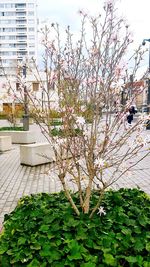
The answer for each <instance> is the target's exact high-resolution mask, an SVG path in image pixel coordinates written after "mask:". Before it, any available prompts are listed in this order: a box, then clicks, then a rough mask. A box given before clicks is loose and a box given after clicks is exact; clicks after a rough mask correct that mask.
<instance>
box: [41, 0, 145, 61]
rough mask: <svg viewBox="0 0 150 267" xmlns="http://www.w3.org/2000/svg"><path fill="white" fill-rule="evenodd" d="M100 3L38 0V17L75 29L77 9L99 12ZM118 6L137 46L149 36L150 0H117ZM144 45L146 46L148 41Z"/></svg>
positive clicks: (94, 1)
mask: <svg viewBox="0 0 150 267" xmlns="http://www.w3.org/2000/svg"><path fill="white" fill-rule="evenodd" d="M102 3H103V1H102V0H38V17H39V18H40V19H46V18H49V20H50V21H51V22H58V23H59V24H60V25H61V26H63V27H65V26H67V25H70V26H71V28H72V30H74V31H77V30H78V26H79V21H80V18H79V15H78V10H79V9H83V10H85V11H87V12H89V14H96V13H101V9H100V6H101V4H102ZM118 6H119V13H120V15H122V16H123V17H124V18H126V19H127V22H128V24H129V25H130V29H131V31H132V33H133V39H134V42H135V44H137V46H138V44H140V43H142V40H143V39H144V38H150V0H142V1H138V0H118ZM98 11H99V12H98ZM146 45H147V47H148V43H147V44H146ZM147 57H148V56H147ZM146 63H147V64H148V60H147V62H145V64H146Z"/></svg>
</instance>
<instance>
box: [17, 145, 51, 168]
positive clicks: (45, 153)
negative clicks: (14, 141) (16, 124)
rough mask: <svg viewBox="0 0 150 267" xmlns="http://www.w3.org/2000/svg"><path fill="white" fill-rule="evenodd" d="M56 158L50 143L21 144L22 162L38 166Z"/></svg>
mask: <svg viewBox="0 0 150 267" xmlns="http://www.w3.org/2000/svg"><path fill="white" fill-rule="evenodd" d="M54 160H55V155H54V151H53V149H52V146H51V145H50V144H49V143H36V144H30V145H21V146H20V163H21V164H22V165H28V166H37V165H41V164H45V163H50V162H53V161H54Z"/></svg>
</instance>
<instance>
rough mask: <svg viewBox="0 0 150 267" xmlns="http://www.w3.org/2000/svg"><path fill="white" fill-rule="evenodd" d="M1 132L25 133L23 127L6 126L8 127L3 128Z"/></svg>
mask: <svg viewBox="0 0 150 267" xmlns="http://www.w3.org/2000/svg"><path fill="white" fill-rule="evenodd" d="M0 131H23V127H18V126H16V127H13V126H6V127H1V128H0Z"/></svg>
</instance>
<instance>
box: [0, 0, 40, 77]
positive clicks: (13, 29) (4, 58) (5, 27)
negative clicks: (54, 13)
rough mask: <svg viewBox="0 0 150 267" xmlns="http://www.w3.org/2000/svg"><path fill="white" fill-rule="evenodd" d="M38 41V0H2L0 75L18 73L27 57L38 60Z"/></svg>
mask: <svg viewBox="0 0 150 267" xmlns="http://www.w3.org/2000/svg"><path fill="white" fill-rule="evenodd" d="M37 43H38V42H37V0H0V63H1V68H0V75H1V76H2V75H3V70H5V73H6V74H7V75H16V74H17V65H18V63H19V62H22V61H23V60H24V59H25V58H27V59H28V60H29V59H30V58H34V59H35V60H37Z"/></svg>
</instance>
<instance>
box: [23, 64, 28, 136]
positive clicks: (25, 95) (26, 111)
mask: <svg viewBox="0 0 150 267" xmlns="http://www.w3.org/2000/svg"><path fill="white" fill-rule="evenodd" d="M26 74H27V67H26V64H24V65H23V76H24V78H26ZM23 130H24V131H28V130H29V109H28V95H27V86H26V84H25V85H24V115H23Z"/></svg>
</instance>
